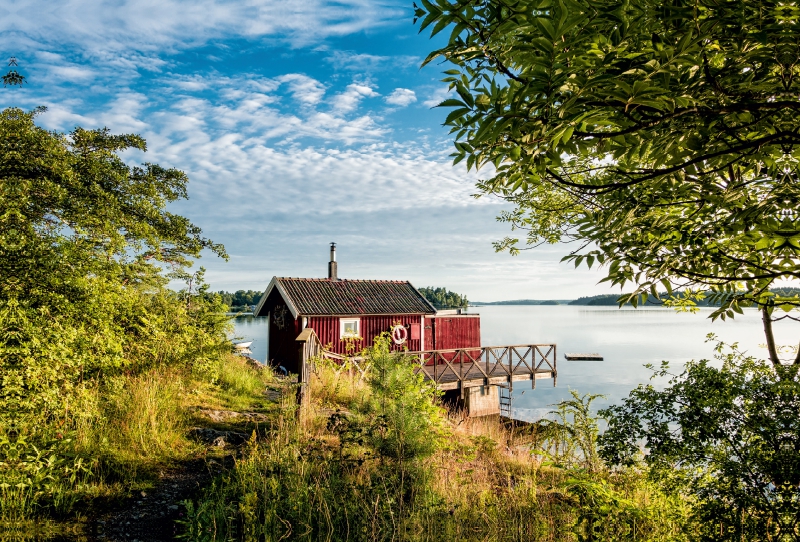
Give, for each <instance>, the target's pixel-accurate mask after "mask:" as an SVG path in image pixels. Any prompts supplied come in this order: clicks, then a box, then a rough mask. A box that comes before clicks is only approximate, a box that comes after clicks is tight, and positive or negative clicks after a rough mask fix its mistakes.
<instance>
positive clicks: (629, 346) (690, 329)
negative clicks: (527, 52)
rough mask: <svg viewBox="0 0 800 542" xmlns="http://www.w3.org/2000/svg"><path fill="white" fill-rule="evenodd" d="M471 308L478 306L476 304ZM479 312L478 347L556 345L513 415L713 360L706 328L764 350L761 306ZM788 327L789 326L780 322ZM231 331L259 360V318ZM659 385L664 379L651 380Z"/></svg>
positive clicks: (610, 397)
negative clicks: (544, 373)
mask: <svg viewBox="0 0 800 542" xmlns="http://www.w3.org/2000/svg"><path fill="white" fill-rule="evenodd" d="M476 308H477V307H476ZM479 309H480V310H477V311H470V312H477V313H479V314H480V315H481V343H482V346H504V345H511V344H551V343H555V344H556V348H557V356H558V359H557V360H556V361H557V369H558V380H557V386H556V387H553V381H552V380H538V381H537V382H536V389H531V385H530V383H527V382H515V383H514V390H513V396H512V397H513V403H512V416H513V417H514V418H516V419H519V420H525V421H534V420H536V419H539V418H542V417H550V416H549V414H548V413H549V411H550V410H552V408H553V407H552V406H551V405H554V404H555V403H558V402H559V401H561V400H563V399H567V398H570V397H571V395H570V390H572V389H574V390H577V391H578V392H579V393H581V394H586V393H591V394H602V395H605V396H606V398H605V399H598V400H597V401H596V402H595V406H596V407H598V408H602V407H603V406H607V405H609V404H613V403H618V402H620V400H621V399H623V398H624V397H626V396H627V395H628V393H629V392H630V390H632V389H634V388H635V387H636V386H637V385H638V384H641V383H647V382H650V376H651V374H652V373H651V371H650V370H648V369H646V368H645V367H644V365H645V364H648V363H649V364H653V365H655V366H656V367H658V366H660V364H661V361H662V360H666V361H669V362H670V366H671V367H672V369H673V371H674V372H676V373H677V372H680V371H681V370H682V368H683V365H684V364H685V363H686V362H688V361H690V360H692V359H695V360H699V359H712V358H713V355H714V346H715V343H710V342H707V341H706V335H707V334H708V333H714V334H715V335H717V337H718V338H719V339H720V340H722V341H724V342H726V343H728V344H732V343H738V345H739V348H740V350H743V351H745V352H747V353H748V354H750V355H752V356H754V357H757V358H762V359H763V358H765V357H766V349H765V348H763V347H761V346H760V345H762V344H763V343H764V342H765V339H764V336H763V328H762V323H761V318H760V313H759V312H758V311H756V310H754V309H749V310H748V309H746V310H745V313H744V314H740V315H736V318H735V319H734V320H726V321H724V322H723V321H720V320H717V321H716V322H713V323H712V322H711V320H710V318H708V316H709V315H710V314H711V312H712V310H713V309H710V308H701V309H700V310H699V311H698V313H695V314H690V313H676V312H675V311H674V310H673V309H669V308H660V307H652V308H650V307H648V308H639V309H633V308H627V307H626V308H622V309H619V308H616V307H608V306H586V305H484V306H482V307H480V308H479ZM787 327H788V326H787ZM788 332H789V330H787V329H784V328H782V327H781V326H780V324H777V325H776V339H777V342H778V344H795V343H796V341H795V339H794V337H792V336H790V335H788ZM235 333H236V335H237V337H240V338H241V339H242V340H253V341H254V342H253V345H252V346H251V350H252V352H253V357H255V358H256V359H257V360H258V361H261V362H264V361H266V353H267V349H266V319H265V318H255V317H252V316H249V317H238V318H236V320H235ZM565 352H597V353H599V354H601V355H602V356H603V357H604V360H603V361H567V360H565V359H564V353H565ZM653 383H654V385H656V386H659V387H660V386H663V385H664V384H665V382H663V381H653Z"/></svg>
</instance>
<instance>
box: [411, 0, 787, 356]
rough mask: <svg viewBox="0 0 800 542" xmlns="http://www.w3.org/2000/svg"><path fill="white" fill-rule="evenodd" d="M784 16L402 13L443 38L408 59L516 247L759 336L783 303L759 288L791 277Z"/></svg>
mask: <svg viewBox="0 0 800 542" xmlns="http://www.w3.org/2000/svg"><path fill="white" fill-rule="evenodd" d="M793 6H794V5H793V4H786V3H783V2H777V1H755V2H752V1H745V0H737V1H732V2H724V3H720V2H717V1H715V0H699V1H692V2H688V1H684V0H679V1H677V2H670V3H667V4H665V3H663V2H660V1H656V0H636V1H633V2H631V1H622V0H599V1H596V0H559V1H553V0H495V1H485V0H459V1H456V2H449V1H448V0H431V1H429V0H422V2H421V6H419V7H418V8H417V10H416V16H417V17H419V18H420V19H421V23H420V30H423V29H425V28H429V27H430V28H431V29H432V34H437V33H439V32H442V31H445V30H448V31H449V32H450V36H449V39H448V42H447V44H446V45H445V46H444V47H443V48H441V49H439V50H436V51H434V52H432V53H431V55H430V56H429V57H428V58H427V59H426V63H427V62H431V61H434V60H436V59H443V60H445V61H446V62H448V63H450V64H452V65H453V68H452V69H448V70H447V71H446V72H445V73H446V74H447V77H446V78H445V79H444V81H445V82H447V83H448V84H449V87H450V89H451V90H452V91H453V92H452V94H451V97H449V98H448V99H446V100H445V101H443V102H442V103H441V106H444V107H448V108H451V109H452V110H451V111H450V113H449V114H448V116H447V118H446V120H445V124H446V125H448V126H450V127H451V130H452V133H453V134H454V137H455V147H456V151H455V153H454V161H455V162H460V161H462V160H466V164H467V166H468V167H476V168H480V167H484V166H489V167H490V168H493V176H492V177H491V178H488V179H485V180H483V181H481V182H480V183H479V185H478V188H479V189H480V191H481V193H483V194H493V195H497V196H499V197H501V198H504V199H506V200H507V201H509V202H511V203H512V204H514V206H515V209H514V211H512V212H507V213H505V214H503V215H502V216H501V219H502V220H505V221H507V222H508V223H509V224H510V225H511V227H512V229H515V230H516V229H521V230H527V235H526V239H525V241H524V243H525V244H527V245H528V246H535V245H537V244H538V243H541V242H550V243H554V242H558V241H577V242H578V244H579V246H578V247H577V248H575V249H574V250H573V251H572V252H570V254H569V255H568V256H567V257H566V259H569V260H572V261H574V262H575V264H576V265H579V264H581V263H582V262H583V263H586V264H588V265H589V266H591V265H593V264H595V263H600V264H605V265H606V266H607V269H608V275H607V277H606V279H605V280H606V281H610V282H611V283H612V284H616V285H620V286H625V285H633V286H634V291H633V292H631V293H630V297H629V299H631V300H633V299H634V298H635V296H636V295H637V294H640V293H642V292H645V293H650V294H651V295H657V288H663V289H667V290H668V291H669V292H671V291H672V289H673V288H674V287H676V286H680V287H682V288H689V289H692V288H702V289H706V288H711V289H712V290H713V291H714V295H716V296H717V297H718V301H720V302H721V307H720V308H719V310H718V311H716V312H715V314H714V317H717V316H722V317H733V316H734V313H735V312H737V311H740V310H741V307H742V306H747V305H752V304H757V305H759V306H760V307H762V308H763V309H764V311H765V325H771V319H770V318H768V317H769V316H770V315H771V314H772V311H773V309H774V308H775V307H776V306H781V307H783V308H785V309H787V310H790V309H792V308H794V307H796V306H798V304H800V299H798V298H797V297H781V296H776V295H774V294H771V293H770V292H769V291H768V290H769V288H770V287H771V286H772V285H773V284H774V283H775V282H776V281H781V280H784V279H796V278H800V266H799V265H798V264H800V222H798V215H797V211H796V209H797V207H798V203H800V191H799V190H798V177H799V176H800V167H798V158H800V149H798V144H799V143H800V135H798V131H797V126H798V120H800V100H798V99H797V96H798V92H799V91H800V78H798V76H799V75H800V65H798V64H797V62H796V59H797V56H798V51H800V33H798V32H796V30H795V26H796V23H797V22H798V20H800V10H797V9H796V7H793ZM520 243H522V241H521V240H520V239H519V238H517V237H511V236H510V237H508V238H506V239H504V240H502V241H500V242H498V243H497V248H498V249H503V248H508V249H511V250H512V251H515V250H520V249H521V248H523V247H521V246H520ZM767 320H770V321H769V322H767ZM773 354H774V355H773ZM771 359H772V360H773V362H774V363H775V362H777V354H776V353H775V352H774V350H771ZM798 362H800V358H798Z"/></svg>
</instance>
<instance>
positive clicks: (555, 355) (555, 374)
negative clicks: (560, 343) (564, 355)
mask: <svg viewBox="0 0 800 542" xmlns="http://www.w3.org/2000/svg"><path fill="white" fill-rule="evenodd" d="M556 362H558V355H557V354H556V345H555V344H554V345H553V387H554V388H555V387H556V380H557V379H558V371H557V370H556Z"/></svg>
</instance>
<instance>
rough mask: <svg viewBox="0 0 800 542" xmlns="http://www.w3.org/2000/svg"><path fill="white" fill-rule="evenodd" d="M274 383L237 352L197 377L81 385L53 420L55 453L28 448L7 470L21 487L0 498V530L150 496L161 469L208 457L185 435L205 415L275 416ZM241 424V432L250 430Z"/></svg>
mask: <svg viewBox="0 0 800 542" xmlns="http://www.w3.org/2000/svg"><path fill="white" fill-rule="evenodd" d="M209 370H211V373H209ZM210 374H213V377H210V376H209V375H210ZM273 381H274V377H273V375H272V373H271V372H270V371H268V370H266V371H265V370H257V369H254V368H252V367H251V366H250V365H249V364H248V363H247V362H246V361H245V360H243V359H241V358H239V357H236V356H233V355H227V356H221V357H220V358H219V359H218V360H216V361H214V362H210V363H209V364H206V366H205V367H204V370H203V371H202V372H198V371H196V370H193V369H192V368H191V367H183V368H177V367H156V368H151V369H149V370H146V371H143V372H141V373H139V374H136V375H132V374H128V375H120V376H116V377H113V378H106V379H103V380H100V379H97V380H88V381H86V382H85V383H84V385H83V386H81V387H80V388H78V389H76V390H73V393H72V394H71V396H70V399H71V400H70V403H69V405H68V406H67V409H66V412H65V415H64V416H63V417H62V418H61V419H60V420H59V421H58V422H55V423H53V425H54V426H55V430H54V440H55V441H56V442H57V446H58V450H59V453H58V454H54V453H50V454H47V453H45V451H40V450H37V449H36V448H34V447H31V450H29V451H26V453H25V454H24V455H22V456H21V457H20V458H19V461H18V463H17V464H16V465H12V466H16V467H17V468H16V469H14V470H8V471H6V473H5V474H6V477H7V479H9V478H12V477H17V478H19V481H18V484H8V486H10V487H4V488H3V492H2V493H0V520H2V524H3V525H4V526H5V527H7V528H8V529H14V530H16V528H15V527H14V526H15V525H16V526H21V525H24V524H26V523H29V522H30V521H31V520H34V519H35V520H37V522H38V523H37V525H39V527H42V528H43V527H44V526H47V525H49V524H48V522H47V521H46V520H45V518H51V520H52V519H55V520H58V521H62V522H63V521H68V522H70V523H74V524H76V525H77V524H80V523H82V522H85V521H86V520H87V519H88V518H90V517H93V516H97V515H98V514H101V513H103V512H104V511H105V510H109V509H113V508H114V507H115V506H116V505H118V503H120V502H121V501H122V500H124V499H126V498H127V497H129V496H130V495H132V494H134V493H138V492H142V491H148V490H149V489H150V488H152V487H153V486H154V485H156V484H157V483H158V480H159V477H160V474H161V473H162V472H163V471H165V470H169V469H175V468H180V467H181V465H182V464H185V463H188V462H190V461H195V460H197V459H200V458H208V457H209V454H210V453H211V454H213V453H214V451H213V450H212V451H209V449H208V448H207V447H206V446H204V445H203V444H201V443H200V442H198V441H197V440H194V439H192V438H191V437H190V434H191V432H190V429H191V428H192V427H193V426H198V425H200V426H209V425H214V424H213V423H212V422H210V421H209V420H208V419H206V418H205V417H204V415H203V412H204V411H206V410H208V409H231V410H242V409H246V410H250V411H257V412H264V413H268V412H271V411H272V409H273V408H274V404H273V403H272V402H271V401H269V400H268V399H267V398H266V396H265V394H264V390H265V387H266V385H268V384H270V383H271V382H273ZM217 425H219V424H217ZM228 425H231V424H228ZM246 425H247V424H246V423H244V424H243V423H239V426H238V427H237V428H238V429H240V430H242V429H248V430H249V429H252V427H245V426H246ZM53 447H55V446H53ZM218 453H219V454H224V453H228V452H227V451H225V450H219V451H218ZM11 459H13V456H11ZM9 463H10V462H7V463H6V465H8V464H9ZM20 466H21V467H22V468H19V467H20ZM7 483H8V482H7ZM53 525H57V524H53ZM59 528H60V527H59ZM48 529H50V530H53V529H56V527H53V526H52V525H51V526H50V527H48ZM69 529H77V530H80V528H79V527H77V526H75V525H73V526H72V527H69Z"/></svg>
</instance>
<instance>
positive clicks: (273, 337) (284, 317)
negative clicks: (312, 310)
mask: <svg viewBox="0 0 800 542" xmlns="http://www.w3.org/2000/svg"><path fill="white" fill-rule="evenodd" d="M265 307H266V311H267V312H268V313H269V352H268V354H267V356H268V358H269V359H268V360H267V362H268V363H269V364H270V365H272V366H273V367H278V366H282V367H285V368H286V370H287V371H289V372H290V373H297V371H298V359H297V358H298V353H297V344H296V339H297V336H298V335H299V334H300V328H301V325H300V319H299V318H294V317H293V316H292V313H291V312H290V311H289V308H288V307H287V306H286V303H285V302H284V300H283V297H281V295H280V293H279V292H278V289H277V288H276V289H274V290H273V291H272V292H271V293H270V295H269V298H267V301H266V303H265Z"/></svg>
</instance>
